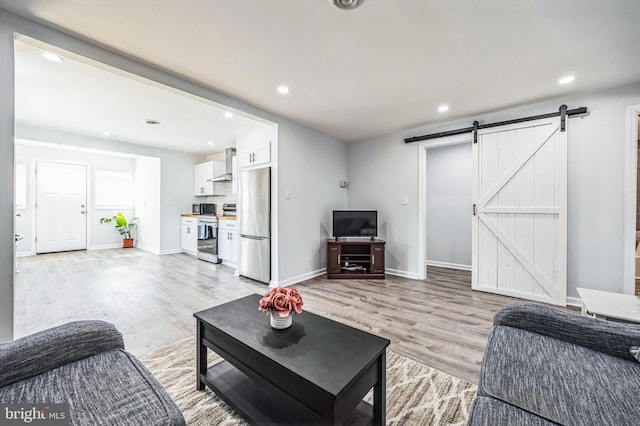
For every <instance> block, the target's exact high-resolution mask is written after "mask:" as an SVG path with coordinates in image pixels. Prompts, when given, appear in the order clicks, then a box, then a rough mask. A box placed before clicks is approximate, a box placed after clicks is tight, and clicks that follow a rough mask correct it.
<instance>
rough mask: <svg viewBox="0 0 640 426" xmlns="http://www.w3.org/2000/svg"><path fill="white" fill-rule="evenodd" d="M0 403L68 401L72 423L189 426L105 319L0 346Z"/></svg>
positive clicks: (68, 325)
mask: <svg viewBox="0 0 640 426" xmlns="http://www.w3.org/2000/svg"><path fill="white" fill-rule="evenodd" d="M0 403H4V404H17V403H33V404H37V403H48V404H54V403H68V404H69V415H70V420H71V424H72V425H132V424H141V425H142V424H145V425H184V424H185V421H184V418H183V416H182V413H181V412H180V410H179V409H178V407H177V406H176V405H175V403H174V402H173V401H172V400H171V398H170V397H169V395H168V394H167V393H166V391H165V390H164V389H163V388H162V386H161V385H160V384H159V383H158V382H157V380H156V379H155V378H154V377H153V375H151V373H150V372H149V371H148V370H147V369H146V368H145V367H144V366H143V365H142V363H141V362H140V361H138V360H137V359H136V358H135V357H134V356H133V355H131V354H129V353H127V352H125V350H124V342H123V340H122V335H121V334H120V332H118V330H116V328H115V327H114V326H113V325H112V324H109V323H106V322H104V321H77V322H72V323H68V324H65V325H62V326H59V327H54V328H51V329H49V330H44V331H41V332H38V333H35V334H32V335H30V336H27V337H24V338H21V339H17V340H14V341H12V342H7V343H0Z"/></svg>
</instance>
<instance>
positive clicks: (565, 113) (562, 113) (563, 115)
mask: <svg viewBox="0 0 640 426" xmlns="http://www.w3.org/2000/svg"><path fill="white" fill-rule="evenodd" d="M586 113H587V107H580V108H574V109H567V106H566V105H561V106H560V108H558V111H555V112H550V113H548V114H539V115H532V116H530V117H522V118H514V119H513V120H506V121H498V122H496V123H486V124H480V123H479V122H478V121H474V122H473V126H471V127H464V128H462V129H456V130H448V131H446V132H438V133H431V134H428V135H422V136H413V137H410V138H406V139H405V140H404V142H405V143H411V142H420V141H426V140H429V139H438V138H443V137H446V136H455V135H461V134H463V133H469V132H473V143H478V130H480V129H489V128H491V127H499V126H506V125H507V124H516V123H523V122H525V121H534V120H542V119H544V118H551V117H560V131H561V132H564V131H565V129H566V125H565V123H566V119H567V118H570V117H574V116H577V115H584V114H586Z"/></svg>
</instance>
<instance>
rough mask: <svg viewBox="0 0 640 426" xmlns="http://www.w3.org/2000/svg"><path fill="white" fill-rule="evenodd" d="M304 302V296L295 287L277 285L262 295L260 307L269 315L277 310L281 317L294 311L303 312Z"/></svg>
mask: <svg viewBox="0 0 640 426" xmlns="http://www.w3.org/2000/svg"><path fill="white" fill-rule="evenodd" d="M303 304H304V302H302V297H301V296H300V293H298V290H296V289H295V288H284V287H276V288H272V289H271V290H269V291H268V292H267V293H265V295H264V296H262V299H260V306H259V307H258V309H259V310H261V311H264V312H265V313H266V314H267V315H269V314H270V313H272V312H277V313H278V315H280V316H281V317H286V316H287V315H289V314H290V313H291V312H292V311H293V312H295V313H296V314H301V313H302V305H303Z"/></svg>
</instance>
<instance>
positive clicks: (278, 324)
mask: <svg viewBox="0 0 640 426" xmlns="http://www.w3.org/2000/svg"><path fill="white" fill-rule="evenodd" d="M269 317H271V327H272V328H275V329H276V330H282V329H285V328H289V327H291V324H292V323H293V315H291V314H289V315H287V316H286V317H281V316H280V314H278V313H277V312H271V315H269Z"/></svg>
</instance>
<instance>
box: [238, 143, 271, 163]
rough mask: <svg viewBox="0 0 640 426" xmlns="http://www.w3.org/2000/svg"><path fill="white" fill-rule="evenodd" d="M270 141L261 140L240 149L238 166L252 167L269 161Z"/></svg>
mask: <svg viewBox="0 0 640 426" xmlns="http://www.w3.org/2000/svg"><path fill="white" fill-rule="evenodd" d="M270 148H271V142H270V141H266V142H261V143H257V144H255V145H252V146H250V147H248V148H245V149H243V150H241V151H240V167H241V168H244V167H252V166H258V165H262V164H267V163H269V162H270V161H271V149H270Z"/></svg>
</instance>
